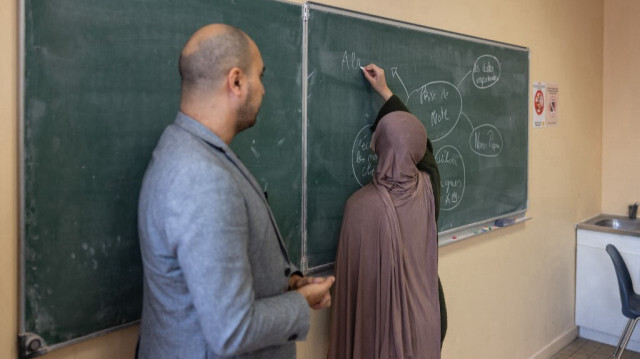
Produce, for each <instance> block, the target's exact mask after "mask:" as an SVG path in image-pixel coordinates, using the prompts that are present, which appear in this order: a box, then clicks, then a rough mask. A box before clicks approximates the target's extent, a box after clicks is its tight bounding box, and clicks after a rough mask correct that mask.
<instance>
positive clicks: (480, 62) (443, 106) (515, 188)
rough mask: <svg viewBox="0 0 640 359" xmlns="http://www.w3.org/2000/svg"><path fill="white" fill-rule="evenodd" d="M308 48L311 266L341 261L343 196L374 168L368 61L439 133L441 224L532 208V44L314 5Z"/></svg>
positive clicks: (443, 227) (373, 98) (433, 133)
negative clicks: (529, 205)
mask: <svg viewBox="0 0 640 359" xmlns="http://www.w3.org/2000/svg"><path fill="white" fill-rule="evenodd" d="M307 57H308V74H307V78H308V84H307V86H308V96H307V98H308V110H307V114H308V115H307V123H306V126H307V133H308V138H307V143H306V145H307V151H308V159H307V168H308V170H307V247H306V248H307V251H306V256H307V260H308V265H309V268H314V267H321V266H323V265H326V264H327V263H331V262H333V260H334V256H335V251H336V246H337V238H338V234H339V230H340V223H341V220H342V210H343V206H344V203H345V201H346V200H347V198H348V197H349V196H350V195H351V194H352V193H353V192H354V191H356V190H357V189H359V188H360V187H361V186H363V185H365V184H367V183H369V182H370V181H371V174H372V173H373V170H374V169H375V163H376V159H375V155H374V154H373V153H372V152H371V150H370V149H369V143H370V140H371V130H370V126H371V124H372V123H373V122H374V120H375V117H376V115H377V112H378V110H379V108H380V106H381V105H382V101H381V99H380V98H379V96H378V95H377V94H375V93H374V92H372V90H371V88H370V86H369V85H368V83H367V82H366V80H365V79H364V77H363V75H362V71H361V69H360V66H364V65H367V64H369V63H376V64H378V65H379V66H380V67H382V68H383V69H385V72H386V78H387V83H388V84H389V87H390V88H391V89H392V90H393V91H394V93H395V94H397V95H398V96H399V97H400V98H401V99H402V100H403V101H405V103H406V104H407V106H408V107H409V109H410V110H411V112H412V113H414V114H415V115H416V116H418V118H420V120H421V121H422V122H423V123H424V124H425V126H426V128H427V133H428V136H429V138H430V139H431V140H432V141H433V145H434V150H435V153H436V160H437V162H438V164H439V169H440V172H441V177H442V188H441V193H442V196H441V200H440V203H441V211H440V219H439V223H438V225H439V231H440V232H443V231H447V230H452V229H455V228H460V227H463V226H466V225H469V224H473V223H477V222H482V221H486V220H491V219H495V218H496V217H500V216H505V215H508V214H513V213H517V212H520V211H523V210H525V209H526V202H527V156H528V152H527V148H528V145H527V139H528V136H527V129H528V126H527V124H528V101H527V98H528V80H529V52H528V50H526V49H524V48H521V47H516V46H511V45H505V44H501V43H496V42H491V41H486V40H482V39H476V38H471V37H467V36H462V35H458V34H452V33H446V32H442V31H437V30H433V29H429V28H425V27H420V26H415V25H411V24H406V23H401V22H397V21H392V20H388V19H382V18H378V17H373V16H369V15H365V14H359V13H353V12H347V11H344V10H340V9H335V8H330V7H326V6H321V5H315V4H312V5H311V7H310V11H309V22H308V54H307ZM363 210H366V209H363Z"/></svg>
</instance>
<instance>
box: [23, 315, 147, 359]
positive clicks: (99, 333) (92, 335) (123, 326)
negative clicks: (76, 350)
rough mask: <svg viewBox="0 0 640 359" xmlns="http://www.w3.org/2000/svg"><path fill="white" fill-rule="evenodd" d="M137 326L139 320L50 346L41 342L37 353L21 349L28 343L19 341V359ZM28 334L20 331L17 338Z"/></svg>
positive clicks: (40, 354) (37, 355) (33, 356)
mask: <svg viewBox="0 0 640 359" xmlns="http://www.w3.org/2000/svg"><path fill="white" fill-rule="evenodd" d="M138 324H140V319H138V320H135V321H132V322H129V323H124V324H120V325H117V326H115V327H110V328H107V329H104V330H100V331H97V332H93V333H91V334H87V335H85V336H82V337H77V338H73V339H71V340H68V341H66V342H60V343H56V344H54V345H51V346H47V345H46V343H44V342H43V344H44V346H43V347H41V348H40V349H39V350H37V351H29V350H28V348H24V347H22V346H23V345H24V344H28V343H26V342H25V343H23V341H22V340H20V348H18V349H19V357H20V358H21V359H22V358H25V359H27V358H35V357H39V356H42V355H44V354H47V353H49V352H51V351H53V350H57V349H61V348H64V347H67V346H69V345H73V344H78V343H80V342H83V341H85V340H90V339H95V338H98V337H101V336H103V335H106V334H110V333H113V332H115V331H118V330H120V329H126V328H130V327H133V326H135V325H138ZM29 334H30V333H25V332H24V331H21V332H20V335H19V337H20V338H21V339H22V338H26V337H27V336H29Z"/></svg>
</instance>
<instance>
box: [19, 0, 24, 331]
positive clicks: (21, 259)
mask: <svg viewBox="0 0 640 359" xmlns="http://www.w3.org/2000/svg"><path fill="white" fill-rule="evenodd" d="M25 9H26V4H25V0H20V2H19V4H18V13H19V14H18V23H19V24H18V27H19V29H18V31H19V34H18V43H19V44H18V47H19V49H18V56H19V59H18V74H19V78H18V146H19V147H18V152H19V153H18V161H20V164H19V166H18V168H19V169H18V186H19V188H18V191H19V192H20V193H19V199H18V200H19V201H20V203H19V206H20V210H19V212H18V216H19V217H20V218H19V219H18V221H19V225H20V228H19V229H18V231H19V232H20V234H19V238H20V245H19V247H20V248H19V251H20V254H19V256H18V261H19V263H18V273H19V275H20V278H19V281H20V294H19V301H20V302H19V303H18V307H19V315H20V318H19V319H18V320H19V324H18V327H19V330H20V332H21V333H22V332H24V331H25V327H26V318H25V315H26V312H25V298H26V297H25V293H24V292H25V273H24V268H25V253H24V252H25V250H24V249H25V240H26V239H25V236H24V226H25V205H24V203H25V198H24V197H25V192H24V191H25V186H24V182H25V181H24V180H25V168H24V161H25V150H24V113H25V112H24V100H25V95H24V90H25V83H24V81H25V69H26V67H25V41H26V36H25V26H26V25H25V23H26V11H25Z"/></svg>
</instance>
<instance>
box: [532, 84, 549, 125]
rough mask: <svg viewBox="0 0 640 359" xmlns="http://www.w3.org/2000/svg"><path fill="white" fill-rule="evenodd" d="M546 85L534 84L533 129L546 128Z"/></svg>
mask: <svg viewBox="0 0 640 359" xmlns="http://www.w3.org/2000/svg"><path fill="white" fill-rule="evenodd" d="M546 87H547V86H546V84H545V83H543V82H534V83H533V91H532V93H533V127H534V128H538V127H544V126H545V113H544V109H545V106H546V101H545V97H546V92H547V91H546Z"/></svg>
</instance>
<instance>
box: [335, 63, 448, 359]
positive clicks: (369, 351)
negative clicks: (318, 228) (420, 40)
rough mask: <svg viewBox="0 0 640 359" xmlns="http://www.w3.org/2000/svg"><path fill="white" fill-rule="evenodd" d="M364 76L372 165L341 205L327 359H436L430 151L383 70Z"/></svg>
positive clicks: (440, 306)
mask: <svg viewBox="0 0 640 359" xmlns="http://www.w3.org/2000/svg"><path fill="white" fill-rule="evenodd" d="M363 72H364V76H365V77H366V79H367V80H368V81H369V82H370V83H371V85H372V87H373V88H374V89H375V90H376V91H377V92H378V93H379V94H380V95H381V96H382V97H383V99H384V100H385V104H384V105H383V107H382V109H381V110H380V113H379V114H378V118H377V119H376V122H375V123H374V126H373V129H374V133H373V137H372V139H371V148H372V149H373V151H374V152H375V153H376V155H377V156H378V164H377V167H376V171H375V173H374V175H373V181H372V182H371V183H370V184H368V185H366V186H364V187H363V188H361V189H360V190H358V191H357V192H355V193H354V194H353V195H352V196H351V197H350V198H349V200H348V201H347V204H346V206H345V210H344V216H343V221H342V228H341V232H340V241H339V244H338V252H337V255H336V268H335V274H336V284H335V293H334V298H333V310H332V312H331V326H330V329H331V332H330V345H329V358H330V359H347V358H354V359H386V358H398V359H401V358H407V359H408V358H411V359H417V358H421V359H439V358H440V348H441V344H442V339H443V338H444V332H445V331H446V309H445V308H444V297H442V294H441V291H442V289H441V287H440V282H439V279H438V240H437V236H438V234H437V233H438V230H437V225H436V218H437V216H438V211H439V203H438V202H439V201H438V200H439V198H440V193H439V190H440V183H439V180H440V179H439V174H438V170H437V165H436V162H435V159H434V157H433V148H432V147H431V143H430V141H429V140H428V139H427V133H426V130H425V128H424V126H423V125H422V123H420V121H419V120H418V119H417V118H416V117H415V116H414V115H412V114H411V113H409V112H408V110H407V108H406V106H405V105H404V104H403V103H402V101H401V100H400V99H399V98H398V97H397V96H395V95H393V93H392V92H391V90H390V89H389V88H388V86H387V84H386V80H385V77H384V71H383V70H382V69H381V68H379V67H378V66H376V65H374V64H371V65H368V66H366V67H365V68H364V70H363ZM439 294H440V295H439ZM441 314H442V315H441ZM441 320H442V323H441Z"/></svg>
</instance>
